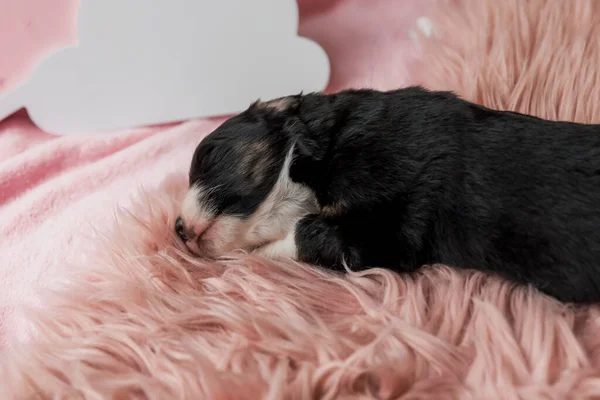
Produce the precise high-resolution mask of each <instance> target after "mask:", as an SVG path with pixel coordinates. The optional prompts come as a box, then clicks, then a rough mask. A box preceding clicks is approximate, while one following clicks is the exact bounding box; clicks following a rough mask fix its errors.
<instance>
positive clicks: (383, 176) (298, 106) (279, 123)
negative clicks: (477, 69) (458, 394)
mask: <svg viewBox="0 0 600 400" xmlns="http://www.w3.org/2000/svg"><path fill="white" fill-rule="evenodd" d="M276 105H277V106H271V105H270V104H269V103H266V104H258V105H254V106H253V107H251V108H250V109H249V110H247V111H246V112H245V113H242V114H240V115H239V116H237V117H234V119H232V120H230V121H233V122H230V121H228V125H226V126H225V127H224V128H223V129H222V130H221V131H219V129H221V128H219V129H217V130H216V131H215V132H214V133H213V134H211V135H214V137H212V138H211V137H210V136H209V137H208V138H207V139H206V140H207V143H206V144H205V145H204V146H209V147H211V146H210V142H211V141H214V140H216V139H218V138H223V137H225V136H227V135H226V134H225V133H226V132H234V131H235V130H236V129H237V131H238V135H239V136H238V138H241V137H244V135H246V136H245V139H234V136H233V135H232V134H231V133H230V135H231V140H242V141H243V140H248V138H249V137H253V139H250V142H252V143H255V144H256V143H261V144H262V147H263V151H262V153H261V152H259V156H260V157H261V160H262V161H263V162H262V167H260V168H258V169H257V170H258V172H257V173H256V174H257V176H260V178H258V181H261V182H263V183H264V182H267V181H268V182H275V181H277V178H278V177H279V178H280V180H281V177H282V176H283V177H286V179H287V180H288V182H290V184H292V185H295V186H294V188H296V190H300V189H299V188H303V189H302V190H304V192H303V193H304V197H305V200H303V201H305V202H306V204H307V206H306V207H299V208H296V211H295V214H294V215H293V216H290V215H288V217H290V218H289V221H288V223H287V224H284V225H285V227H284V228H282V229H274V231H277V233H276V234H274V235H273V236H272V237H264V238H261V240H258V241H256V240H255V241H254V242H253V243H251V244H250V242H252V241H251V240H243V239H242V240H240V242H239V246H237V247H242V248H245V249H247V250H255V249H258V252H262V253H263V254H267V255H269V256H278V255H289V256H292V257H295V258H297V259H299V260H301V261H305V262H310V263H316V264H320V265H322V266H325V267H330V268H336V269H342V265H343V263H346V264H347V265H348V266H349V267H350V268H352V269H361V268H368V267H384V268H390V269H393V270H396V271H410V270H415V269H417V268H418V267H420V266H421V265H423V264H430V263H443V264H448V265H451V266H455V267H461V268H470V269H478V270H483V271H490V272H495V273H498V274H500V275H502V276H504V277H506V278H509V279H511V280H514V281H516V282H520V283H527V284H532V285H534V286H536V287H537V288H539V289H540V290H542V291H544V292H546V293H547V294H550V295H552V296H555V297H557V298H558V299H560V300H563V301H575V302H591V301H597V300H600V206H599V205H600V126H597V125H583V124H575V123H567V122H551V121H545V120H541V119H538V118H534V117H530V116H525V115H521V114H517V113H511V112H501V111H494V110H489V109H486V108H484V107H481V106H478V105H474V104H472V103H469V102H466V101H463V100H461V99H459V98H457V97H456V96H454V95H452V94H451V93H447V92H429V91H426V90H424V89H421V88H416V87H414V88H407V89H402V90H397V91H392V92H376V91H369V90H360V91H346V92H341V93H338V94H333V95H320V94H310V95H306V96H295V97H290V98H287V99H285V100H281V99H280V100H278V101H277V103H276ZM226 124H227V123H226ZM224 125H225V124H224ZM244 126H253V127H254V128H255V129H254V130H248V129H244V128H243V127H244ZM258 126H260V128H257V127H258ZM249 131H252V132H253V133H252V134H248V132H249ZM222 140H224V139H222ZM201 147H203V144H202V143H201V144H200V146H199V148H198V151H197V153H199V154H202V153H203V151H202V150H201ZM225 158H226V157H225ZM225 158H224V159H223V161H222V164H221V165H223V163H225V162H226V160H225ZM286 160H287V162H286ZM196 163H198V161H197V162H196ZM218 164H219V163H218V162H213V163H211V167H207V166H206V165H204V166H200V165H197V166H195V165H194V164H193V165H192V170H191V171H192V172H191V185H192V186H197V185H201V186H208V187H212V186H215V182H218V181H219V178H218V177H216V175H215V174H217V173H216V172H215V171H217V170H218V169H219V168H218ZM258 165H261V163H260V162H259V163H258ZM263 167H265V168H266V169H265V168H263ZM267 167H268V168H267ZM269 168H270V169H272V170H273V171H276V172H264V173H263V172H260V170H263V169H264V171H266V170H267V169H269ZM209 171H212V172H213V175H215V176H212V178H211V179H207V178H206V176H207V173H208V172H209ZM208 175H211V174H208ZM217 175H218V174H217ZM233 175H236V173H233ZM203 176H204V177H203ZM221 181H222V182H220V183H219V184H220V185H221V184H223V183H224V182H225V181H226V179H225V180H223V178H222V179H221ZM242 181H243V182H242ZM211 182H212V183H211ZM240 182H242V183H239V184H238V185H239V186H243V187H244V188H245V189H246V191H247V192H248V193H249V194H251V195H252V196H254V197H255V198H256V199H258V200H256V201H255V202H256V203H257V204H258V206H257V207H256V208H259V207H260V205H261V204H262V205H264V203H265V202H264V200H265V199H267V198H268V195H269V193H272V192H273V191H274V190H275V189H276V188H277V187H278V186H277V185H276V184H275V183H264V184H263V186H264V188H266V189H264V188H261V189H257V185H254V188H252V187H251V186H252V185H249V184H248V180H246V181H244V180H243V179H242V180H240ZM224 185H225V186H229V187H234V186H236V184H235V183H226V184H224ZM258 186H260V185H258ZM240 189H241V187H240V188H235V190H240ZM302 190H301V191H302ZM259 192H261V193H259ZM262 192H264V193H262ZM297 193H298V192H297ZM240 197H243V196H242V195H241V194H240ZM260 199H263V200H260ZM220 201H221V200H218V199H216V198H215V199H213V200H207V199H203V200H202V201H199V204H200V205H199V207H200V208H203V207H204V208H206V207H207V204H209V203H211V204H213V207H214V203H218V202H220ZM315 203H316V204H315ZM303 204H304V203H303ZM309 204H312V205H309ZM256 208H255V209H254V210H253V209H252V207H249V208H247V210H246V212H245V213H244V212H242V213H238V218H239V219H240V220H249V219H251V217H252V216H253V215H255V211H256ZM273 209H274V210H281V207H279V208H278V206H277V204H276V203H274V205H273ZM302 211H304V212H302ZM224 214H227V213H226V212H225V213H224ZM284 214H285V213H284ZM219 215H220V214H219V213H214V216H213V217H211V218H217V219H218V218H219ZM273 224H274V225H273V226H278V225H277V224H278V223H277V222H276V221H275V222H273ZM199 236H202V235H199ZM267 236H269V235H267Z"/></svg>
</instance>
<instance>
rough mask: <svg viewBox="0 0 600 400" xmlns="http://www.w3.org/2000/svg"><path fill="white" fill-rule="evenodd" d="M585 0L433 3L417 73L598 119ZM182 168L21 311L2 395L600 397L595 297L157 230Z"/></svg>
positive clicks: (593, 34) (164, 223)
mask: <svg viewBox="0 0 600 400" xmlns="http://www.w3.org/2000/svg"><path fill="white" fill-rule="evenodd" d="M599 18H600V4H598V3H596V2H595V1H594V0H572V1H568V2H567V1H545V0H528V1H523V0H503V1H502V2H499V1H497V0H462V1H452V2H448V4H447V8H446V9H444V10H440V13H439V15H438V16H437V17H435V18H433V22H434V27H435V36H434V38H432V39H430V40H425V39H423V42H422V46H423V51H424V52H425V58H424V62H423V64H422V65H418V66H415V73H418V74H420V77H421V78H422V82H423V83H424V84H426V85H427V86H429V87H432V88H438V89H452V90H455V91H456V92H458V93H459V94H461V95H463V96H464V97H466V98H467V99H470V100H474V101H478V102H480V103H483V104H485V105H488V106H491V107H496V108H503V109H512V110H517V111H524V112H530V113H533V114H536V115H538V116H542V117H547V118H560V119H569V120H577V121H585V122H591V121H596V122H600V102H599V100H598V99H600V81H598V74H599V73H600V63H599V61H600V24H599V22H600V21H598V19H599ZM184 186H185V180H184V178H183V177H179V176H176V177H172V178H170V179H168V180H167V181H166V182H165V184H164V187H163V188H162V189H161V190H160V191H158V192H154V193H148V194H146V195H144V196H142V198H141V200H139V202H138V204H136V206H135V207H134V210H135V212H134V213H133V214H128V213H125V212H121V213H120V214H119V216H118V219H119V224H118V225H117V226H116V227H115V231H114V233H113V234H112V235H110V236H109V237H106V238H104V239H103V240H102V241H101V243H99V244H98V248H99V251H98V253H99V254H98V257H97V258H95V259H94V260H92V262H93V267H92V272H89V271H90V269H87V268H86V271H88V272H86V275H85V276H81V277H78V278H75V279H74V280H73V281H72V282H71V283H68V284H66V287H65V288H64V289H63V290H61V291H59V292H58V293H56V294H54V295H50V296H49V297H48V302H47V304H46V307H44V310H43V311H34V312H32V314H31V316H30V317H31V319H32V321H34V322H35V329H36V332H37V334H38V335H37V336H36V339H34V340H33V341H32V342H31V343H28V344H27V345H25V346H23V347H22V348H13V349H12V350H11V352H10V353H7V354H5V355H4V357H5V358H4V359H3V360H2V364H1V365H0V369H1V370H0V390H1V393H2V396H1V397H2V398H3V399H14V398H28V399H29V398H40V399H50V398H55V399H71V398H74V399H83V398H84V399H259V398H267V399H282V398H289V399H313V398H322V399H331V398H345V399H359V398H377V399H391V398H402V399H425V398H427V399H429V398H431V399H516V398H522V399H542V398H549V399H568V398H573V399H584V398H600V358H599V357H600V335H599V332H600V312H599V311H600V310H599V309H598V308H597V307H592V308H583V309H577V310H576V309H572V308H570V307H568V306H564V305H560V304H558V303H556V302H554V301H552V300H550V299H547V298H545V297H543V296H542V295H540V294H538V293H536V292H535V291H533V290H530V289H527V288H523V287H514V286H512V285H510V284H508V283H506V282H504V281H501V280H498V279H496V278H492V277H487V276H484V275H482V274H472V273H459V272H456V271H452V270H450V269H448V268H446V267H443V266H433V267H429V268H426V269H424V270H423V271H422V273H419V274H415V275H412V276H409V275H402V276H399V275H395V274H393V273H390V272H386V271H382V270H371V271H367V272H364V273H360V274H352V275H350V276H347V277H342V276H336V275H331V274H328V273H325V272H323V271H320V270H317V269H315V268H311V267H309V266H303V265H299V264H296V263H292V262H288V263H272V262H267V261H264V260H261V259H256V258H250V257H246V256H243V255H239V256H232V258H230V259H227V260H223V261H221V262H214V263H207V262H204V261H202V260H194V259H191V258H189V257H187V256H186V254H185V253H183V252H181V251H180V250H178V249H177V248H175V247H173V245H172V243H174V241H173V239H174V238H173V233H172V228H171V227H172V226H173V223H174V218H175V217H176V213H177V199H179V198H180V196H181V194H182V190H183V189H184Z"/></svg>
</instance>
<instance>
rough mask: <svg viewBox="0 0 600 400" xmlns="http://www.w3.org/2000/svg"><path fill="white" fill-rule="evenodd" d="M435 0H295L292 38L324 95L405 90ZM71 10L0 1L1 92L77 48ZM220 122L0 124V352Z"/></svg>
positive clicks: (184, 165)
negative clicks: (315, 52) (55, 53)
mask: <svg viewBox="0 0 600 400" xmlns="http://www.w3.org/2000/svg"><path fill="white" fill-rule="evenodd" d="M90 1H92V0H90ZM95 1H102V0H95ZM215 1H218V0H215ZM435 1H436V0H299V8H300V28H299V29H300V34H301V35H302V36H305V37H308V38H310V39H312V40H315V41H316V42H318V43H319V44H321V46H322V47H323V48H324V49H325V51H326V52H327V53H328V55H329V58H330V61H331V80H330V84H329V88H328V90H329V91H337V90H340V89H343V88H349V87H374V88H378V89H394V88H398V87H402V86H405V85H407V84H412V83H414V82H413V81H412V78H411V76H410V74H409V73H408V71H409V66H410V64H411V62H413V61H414V60H415V59H417V58H418V56H419V54H418V51H416V48H415V46H414V43H413V42H412V41H411V39H410V36H411V35H410V31H411V30H412V29H415V22H416V20H417V18H419V17H421V16H423V15H427V11H428V6H429V5H430V4H432V3H433V2H435ZM77 6H78V1H77V0H0V10H1V12H0V27H2V28H1V31H2V34H1V35H0V79H1V81H2V85H3V87H4V89H7V88H10V87H13V86H14V85H15V84H17V83H18V82H19V80H20V79H22V78H23V77H25V76H26V74H27V72H28V71H30V70H31V69H32V67H33V66H34V65H35V63H36V62H37V61H38V60H39V58H40V57H41V56H42V55H43V54H44V53H45V52H47V51H48V50H49V49H51V48H52V47H54V46H60V45H65V44H68V43H73V42H74V41H75V40H76V11H77ZM108 27H109V25H107V28H108ZM220 122H221V121H220V120H219V119H206V120H195V121H187V122H183V123H181V124H174V125H169V126H155V127H149V128H140V129H134V130H131V131H125V132H115V133H109V134H103V135H99V136H91V137H57V136H52V135H48V134H46V133H44V132H42V131H40V130H39V129H38V128H37V127H35V126H34V125H33V124H32V123H31V121H30V120H29V119H28V117H27V114H26V113H24V112H18V113H16V114H15V115H13V116H12V117H9V118H8V119H6V120H4V121H0V348H1V347H3V345H6V344H8V343H10V341H11V340H21V339H24V338H26V337H27V333H26V331H24V330H23V329H24V328H25V327H26V324H25V323H24V320H23V319H22V318H21V317H20V315H21V314H20V309H21V307H22V306H23V305H36V304H39V302H40V300H39V299H38V294H39V293H40V288H42V287H45V286H48V285H52V284H53V282H55V281H61V280H62V279H63V278H65V277H67V278H68V277H69V276H70V275H69V274H70V271H72V270H73V268H76V269H82V268H85V267H86V265H88V264H89V263H90V262H91V263H93V262H94V260H93V259H91V260H90V259H89V258H88V256H89V253H88V251H87V248H86V246H89V245H94V244H95V243H96V242H95V241H93V240H92V241H90V236H93V235H94V233H95V232H98V231H99V232H104V231H105V230H106V228H107V227H109V226H111V225H112V223H113V221H114V219H113V211H114V209H115V207H118V206H125V207H127V205H128V204H129V199H130V198H131V197H132V196H135V195H136V194H137V191H138V189H140V188H148V189H152V188H154V187H156V186H157V184H159V183H160V182H161V181H163V180H164V179H165V178H166V177H168V176H169V174H171V173H176V174H179V175H185V174H187V170H188V169H189V163H190V159H191V156H192V153H193V151H194V149H195V147H196V146H197V144H198V143H199V142H200V140H202V138H203V137H204V136H205V135H206V134H208V133H209V132H211V131H212V130H213V129H214V128H216V127H217V126H218V124H219V123H220Z"/></svg>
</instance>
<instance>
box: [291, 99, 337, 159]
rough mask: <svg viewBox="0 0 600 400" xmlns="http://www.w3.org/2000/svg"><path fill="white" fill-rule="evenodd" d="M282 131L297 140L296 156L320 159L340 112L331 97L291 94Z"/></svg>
mask: <svg viewBox="0 0 600 400" xmlns="http://www.w3.org/2000/svg"><path fill="white" fill-rule="evenodd" d="M293 98H294V105H293V106H290V108H289V109H288V110H289V113H288V115H287V119H286V122H285V126H284V131H286V133H287V134H288V135H290V136H291V137H292V138H293V140H294V141H295V143H296V149H295V152H296V153H297V154H296V157H302V158H306V159H310V160H312V161H316V162H320V161H322V160H323V159H324V158H325V156H326V153H327V149H328V148H329V145H330V144H331V141H332V140H333V137H334V136H335V129H336V128H338V126H337V125H338V122H339V120H340V119H339V113H338V112H337V110H336V109H335V105H334V97H333V96H331V95H330V96H326V95H321V94H309V95H306V96H303V95H302V94H300V95H298V96H294V97H293Z"/></svg>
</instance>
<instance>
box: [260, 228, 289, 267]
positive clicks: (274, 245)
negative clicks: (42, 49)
mask: <svg viewBox="0 0 600 400" xmlns="http://www.w3.org/2000/svg"><path fill="white" fill-rule="evenodd" d="M252 253H253V254H256V255H259V256H261V257H265V258H271V259H282V258H291V259H293V260H297V259H298V246H297V245H296V238H295V233H294V231H293V230H292V231H290V232H289V233H288V234H287V236H286V237H285V238H283V239H281V240H277V241H275V242H271V243H268V244H266V245H264V246H261V247H259V248H257V249H255V250H254V251H253V252H252Z"/></svg>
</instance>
